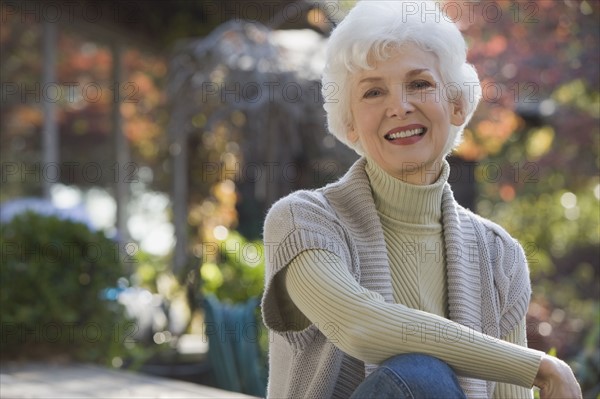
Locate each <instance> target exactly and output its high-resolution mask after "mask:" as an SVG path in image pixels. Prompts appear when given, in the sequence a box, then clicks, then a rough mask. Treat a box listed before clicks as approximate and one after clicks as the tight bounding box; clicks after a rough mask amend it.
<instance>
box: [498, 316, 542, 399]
mask: <svg viewBox="0 0 600 399" xmlns="http://www.w3.org/2000/svg"><path fill="white" fill-rule="evenodd" d="M525 326H526V320H525V318H523V320H521V322H520V323H519V324H518V325H517V326H516V327H515V329H514V330H513V331H511V332H510V334H508V336H507V337H506V338H504V340H505V341H507V342H511V343H513V344H516V345H520V346H523V347H525V348H526V347H527V329H526V327H525ZM505 398H513V399H521V398H523V399H532V398H533V391H532V390H531V389H530V388H524V387H520V386H517V385H512V384H506V383H503V382H500V383H498V384H496V389H495V391H494V399H505Z"/></svg>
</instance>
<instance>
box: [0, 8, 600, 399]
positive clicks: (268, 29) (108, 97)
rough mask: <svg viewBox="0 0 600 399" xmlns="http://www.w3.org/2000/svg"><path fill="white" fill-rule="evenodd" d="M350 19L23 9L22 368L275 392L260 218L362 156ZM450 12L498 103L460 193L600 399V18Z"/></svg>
mask: <svg viewBox="0 0 600 399" xmlns="http://www.w3.org/2000/svg"><path fill="white" fill-rule="evenodd" d="M353 4H355V2H354V1H341V0H340V1H335V0H333V1H307V0H306V1H303V0H300V1H284V0H271V1H233V0H224V1H216V0H215V1H201V0H197V1H192V0H175V1H171V2H158V1H141V0H128V1H110V0H109V1H104V2H93V1H69V2H66V1H65V2H62V1H46V2H41V1H40V2H38V1H4V2H2V4H1V24H0V50H1V62H0V72H1V84H2V90H1V95H2V100H1V101H2V102H1V104H2V108H1V111H0V116H1V121H0V134H1V136H0V156H1V179H2V181H1V184H2V190H1V192H0V202H1V208H0V210H1V223H2V225H1V229H2V230H1V231H2V237H1V242H2V244H1V249H2V266H1V267H2V269H1V271H2V278H1V283H0V286H1V291H0V306H1V308H2V340H1V345H2V351H1V355H2V360H15V359H20V360H23V359H40V358H41V359H47V358H53V359H56V358H60V359H67V360H83V361H92V362H97V363H101V364H105V365H107V366H109V367H115V368H129V369H135V370H140V371H143V372H147V373H150V374H155V375H162V376H168V377H172V378H179V379H185V380H189V381H193V382H198V383H202V384H207V385H214V386H219V387H222V388H226V389H229V390H237V391H243V392H246V393H250V394H255V395H262V394H264V386H263V385H262V383H263V382H264V381H266V369H265V364H266V358H265V349H266V343H267V340H268V337H267V334H266V332H265V330H264V328H263V326H262V324H261V321H260V315H259V313H258V309H257V298H260V295H261V292H262V284H263V271H264V257H263V243H262V242H261V229H262V222H263V218H264V216H265V214H266V212H267V210H268V208H269V206H270V205H271V204H272V203H273V202H274V201H275V200H277V199H278V198H280V197H282V196H284V195H285V194H287V193H289V192H291V191H293V190H296V189H301V188H314V187H319V186H322V185H324V184H326V183H328V182H331V181H334V180H335V179H337V178H338V177H339V176H341V175H342V174H343V173H344V172H345V171H346V170H347V168H348V167H349V166H350V165H351V164H352V162H353V161H354V160H356V159H357V156H356V154H354V153H353V152H352V151H350V150H348V149H347V148H345V147H344V146H343V145H342V144H340V143H338V142H336V141H335V139H334V138H333V136H331V135H328V134H327V131H326V129H325V116H324V111H323V109H322V103H323V101H327V100H328V99H333V98H335V94H336V93H335V91H336V90H335V88H334V87H332V88H326V89H327V90H326V91H325V93H326V96H325V97H326V98H325V99H324V98H323V96H322V94H321V86H320V72H321V70H322V67H323V63H324V47H325V45H326V43H327V38H328V35H329V33H330V32H331V30H332V28H333V27H334V26H335V24H336V23H338V22H339V21H341V20H342V19H343V17H344V15H346V13H347V12H348V10H349V9H351V8H352V6H353ZM438 6H439V7H441V8H442V9H443V10H444V11H445V13H446V14H447V18H450V19H452V20H453V21H455V22H456V23H457V24H458V25H459V27H460V29H461V30H462V31H463V33H464V35H465V37H466V40H467V42H468V44H469V47H470V53H469V60H470V62H471V63H473V64H474V65H475V66H476V68H477V70H478V72H479V76H480V79H481V81H482V86H483V95H484V99H483V101H482V103H481V105H480V106H479V108H478V110H477V112H476V114H475V116H474V118H473V120H472V122H471V123H470V125H469V127H468V128H467V129H466V131H465V134H464V136H465V137H464V143H463V144H462V145H461V147H460V148H459V149H458V151H457V152H456V154H455V155H454V156H452V158H451V159H450V161H451V164H452V166H453V172H452V174H451V176H450V182H451V184H452V186H453V189H454V191H455V193H456V196H457V199H458V200H459V202H460V203H462V204H463V205H464V206H466V207H468V208H470V209H473V210H474V211H476V212H477V213H479V214H481V215H482V216H484V217H486V218H489V219H491V220H493V221H495V222H497V223H499V224H501V225H502V226H504V227H505V228H506V229H507V230H508V231H509V232H510V233H511V234H512V235H513V236H514V237H515V238H517V239H518V240H519V241H520V242H521V244H522V245H523V247H524V248H525V250H526V253H527V256H528V260H529V265H530V269H531V277H532V282H533V297H532V302H531V306H530V309H529V313H528V324H529V326H528V327H529V331H528V334H529V345H530V346H531V347H533V348H536V349H539V350H543V351H546V352H551V353H555V354H557V355H558V356H559V357H561V358H563V359H565V360H566V361H567V362H568V363H569V364H570V365H571V366H572V367H573V368H574V370H575V372H576V375H577V376H578V378H579V380H580V382H581V385H582V388H583V390H584V393H585V397H597V396H598V395H599V394H600V381H599V378H598V375H600V349H599V345H598V342H599V339H600V314H599V296H600V281H599V273H600V272H599V269H600V249H599V242H600V228H599V221H600V207H599V200H600V179H599V173H598V171H599V166H600V159H599V149H600V134H599V133H600V124H599V119H600V85H599V79H600V73H599V69H598V68H599V67H598V65H600V59H599V58H600V57H599V53H600V47H599V41H600V36H599V32H600V29H599V28H600V3H599V2H598V1H596V0H551V1H508V0H507V1H481V2H477V1H475V2H473V1H471V2H461V1H440V2H439V3H438ZM329 89H330V91H328V90H329ZM90 326H93V328H92V327H90ZM257 382H258V383H257Z"/></svg>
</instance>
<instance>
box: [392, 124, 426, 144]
mask: <svg viewBox="0 0 600 399" xmlns="http://www.w3.org/2000/svg"><path fill="white" fill-rule="evenodd" d="M425 133H427V128H426V127H425V126H423V125H409V126H402V127H398V128H395V129H392V130H390V131H389V132H387V133H386V135H385V136H384V137H385V139H386V140H388V141H394V142H398V144H400V143H406V144H411V143H413V142H416V141H418V140H420V139H421V137H423V136H424V135H425Z"/></svg>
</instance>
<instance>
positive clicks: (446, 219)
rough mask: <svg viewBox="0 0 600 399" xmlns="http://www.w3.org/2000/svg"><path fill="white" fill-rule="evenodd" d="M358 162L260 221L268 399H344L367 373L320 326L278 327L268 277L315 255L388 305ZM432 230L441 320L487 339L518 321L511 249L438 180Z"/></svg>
mask: <svg viewBox="0 0 600 399" xmlns="http://www.w3.org/2000/svg"><path fill="white" fill-rule="evenodd" d="M365 165H366V160H365V159H364V158H361V159H359V160H358V161H357V162H356V163H355V164H354V165H353V166H352V167H351V168H350V169H349V171H348V172H347V173H346V174H345V175H344V176H343V177H342V178H341V179H340V180H339V181H337V182H335V183H332V184H329V185H327V186H326V187H323V188H321V189H318V190H314V191H297V192H295V193H292V194H290V195H289V196H287V197H285V198H282V199H281V200H279V201H278V202H276V203H275V204H274V205H273V206H272V208H271V209H270V211H269V213H268V215H267V217H266V220H265V225H264V243H265V256H266V270H265V274H266V276H265V292H264V296H263V299H262V312H263V319H264V322H265V325H266V326H267V327H268V328H269V330H270V337H269V338H270V339H269V385H268V393H267V395H268V397H273V398H288V397H308V398H329V397H348V396H349V394H350V393H351V389H352V388H351V387H354V386H356V385H357V384H358V383H359V382H360V381H362V380H363V379H364V378H365V375H366V374H368V373H369V372H370V371H372V370H373V369H374V367H375V366H374V365H365V364H363V363H362V362H361V361H359V360H358V359H355V358H352V357H350V356H349V355H347V354H345V353H343V352H342V351H341V350H340V349H338V348H337V347H335V346H334V345H333V344H332V343H331V342H329V341H328V340H327V338H326V337H325V336H324V335H323V334H322V333H321V331H320V330H319V328H326V326H317V325H315V324H312V325H310V326H309V327H308V328H306V329H304V330H302V331H293V330H286V327H285V325H284V323H283V318H282V316H281V313H280V310H279V304H278V303H277V300H276V299H277V298H276V296H275V294H274V290H273V288H272V282H273V278H274V276H275V275H276V274H277V273H278V272H279V271H281V270H282V269H283V268H284V267H286V266H287V265H288V264H289V263H290V261H291V260H292V259H293V258H294V257H295V256H296V255H298V254H299V253H300V252H302V251H305V250H310V249H324V250H328V251H331V252H333V253H334V254H336V255H337V256H339V257H340V258H341V259H342V260H343V261H344V263H345V264H347V265H348V268H349V270H350V272H351V273H352V275H353V276H354V278H355V279H356V280H357V281H358V282H359V284H360V285H362V286H363V287H365V288H367V289H369V290H372V291H375V292H377V293H379V294H381V295H382V296H383V297H384V299H385V301H386V302H389V303H393V297H392V284H391V278H390V271H389V264H388V258H387V250H386V246H385V240H384V235H383V230H382V227H381V223H380V221H379V217H378V215H377V210H376V209H375V203H374V201H373V197H372V192H371V187H370V184H369V179H368V177H367V174H366V171H365ZM442 224H443V234H444V242H445V249H446V264H447V265H446V266H447V283H448V307H449V318H450V319H451V320H453V321H455V322H458V323H461V324H463V325H465V326H468V327H470V328H473V329H475V330H476V331H479V332H483V333H485V334H488V335H491V336H493V337H495V338H501V337H504V336H506V335H507V334H508V333H509V332H510V331H512V330H513V329H514V328H515V326H516V325H517V324H518V323H519V322H520V321H521V320H522V319H523V317H524V316H525V314H526V311H527V307H528V305H529V298H530V295H531V288H530V283H529V271H528V268H527V264H526V261H525V256H524V253H523V250H522V248H521V246H520V245H519V244H518V243H517V242H516V241H515V240H514V239H513V238H512V237H510V236H509V235H508V233H506V231H505V230H504V229H502V228H501V227H500V226H498V225H496V224H494V223H492V222H490V221H488V220H486V219H483V218H481V217H479V216H477V215H475V214H473V213H472V212H470V211H469V210H467V209H465V208H462V207H461V206H460V205H458V203H457V202H456V201H455V199H454V197H453V194H452V191H451V189H450V186H449V185H448V184H446V186H445V187H444V192H443V197H442ZM473 276H477V278H475V279H474V278H473ZM459 380H460V382H461V385H462V386H463V388H466V389H465V390H466V391H469V392H472V393H475V395H476V396H478V397H479V396H481V397H491V396H492V394H493V391H494V386H495V383H493V382H486V381H482V380H475V379H468V378H463V377H459Z"/></svg>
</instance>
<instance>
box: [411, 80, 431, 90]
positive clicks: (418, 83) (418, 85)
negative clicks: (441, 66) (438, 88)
mask: <svg viewBox="0 0 600 399" xmlns="http://www.w3.org/2000/svg"><path fill="white" fill-rule="evenodd" d="M409 87H410V88H411V89H414V90H422V89H428V88H430V87H433V84H432V83H431V82H428V81H427V80H415V81H414V82H411V83H410V84H409Z"/></svg>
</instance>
